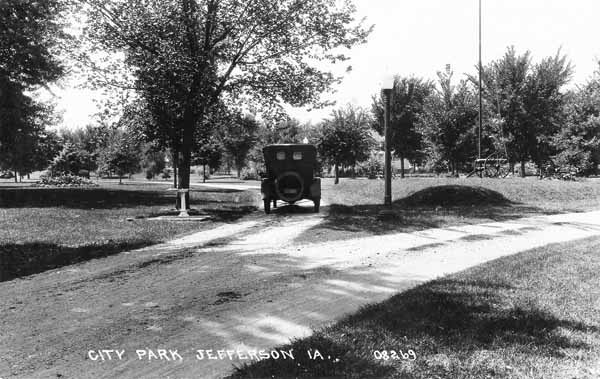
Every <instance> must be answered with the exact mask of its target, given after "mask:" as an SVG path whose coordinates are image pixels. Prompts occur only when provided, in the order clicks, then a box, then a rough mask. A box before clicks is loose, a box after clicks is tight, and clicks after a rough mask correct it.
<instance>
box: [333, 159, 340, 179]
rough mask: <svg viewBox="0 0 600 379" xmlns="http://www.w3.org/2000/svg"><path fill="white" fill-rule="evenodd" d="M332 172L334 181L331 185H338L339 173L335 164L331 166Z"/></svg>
mask: <svg viewBox="0 0 600 379" xmlns="http://www.w3.org/2000/svg"><path fill="white" fill-rule="evenodd" d="M333 171H334V175H335V180H334V181H333V184H338V183H339V182H340V175H339V174H340V172H339V168H338V164H337V163H336V164H335V165H334V166H333Z"/></svg>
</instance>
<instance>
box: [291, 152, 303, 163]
mask: <svg viewBox="0 0 600 379" xmlns="http://www.w3.org/2000/svg"><path fill="white" fill-rule="evenodd" d="M292 159H293V160H295V161H299V160H301V159H302V152H301V151H294V154H293V155H292Z"/></svg>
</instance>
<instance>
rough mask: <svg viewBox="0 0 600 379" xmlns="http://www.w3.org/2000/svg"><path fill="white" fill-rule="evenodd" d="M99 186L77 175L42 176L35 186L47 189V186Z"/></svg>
mask: <svg viewBox="0 0 600 379" xmlns="http://www.w3.org/2000/svg"><path fill="white" fill-rule="evenodd" d="M97 185H98V184H96V183H94V182H93V181H91V180H90V179H87V178H84V177H81V176H77V175H69V174H66V175H61V176H55V177H49V176H41V177H40V180H39V181H37V182H36V183H35V184H34V186H37V187H47V186H57V187H88V186H97Z"/></svg>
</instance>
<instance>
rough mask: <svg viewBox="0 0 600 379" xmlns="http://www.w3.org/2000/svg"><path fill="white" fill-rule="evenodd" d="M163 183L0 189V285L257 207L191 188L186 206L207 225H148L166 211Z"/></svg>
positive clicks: (170, 195) (241, 196) (227, 194)
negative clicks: (203, 216) (205, 217)
mask: <svg viewBox="0 0 600 379" xmlns="http://www.w3.org/2000/svg"><path fill="white" fill-rule="evenodd" d="M168 186H169V184H168V183H166V184H165V185H162V184H145V183H140V184H130V183H128V184H123V185H118V184H116V183H110V184H102V185H101V186H100V187H90V188H35V187H30V186H28V185H14V184H8V183H7V184H2V185H0V230H1V231H2V233H0V274H2V275H0V281H2V280H9V279H12V278H15V277H20V276H23V275H29V274H33V273H36V272H41V271H44V270H47V269H51V268H56V267H61V266H65V265H68V264H72V263H76V262H79V261H83V260H88V259H91V258H97V257H102V256H107V255H110V254H115V253H118V252H121V251H126V250H130V249H134V248H138V247H142V246H146V245H150V244H154V243H159V242H163V241H165V240H168V239H171V238H173V237H175V236H176V235H179V234H185V233H189V232H193V231H199V230H204V229H208V228H211V227H213V226H214V225H215V223H218V222H219V221H232V220H235V219H236V218H239V217H241V216H243V215H244V214H247V213H248V212H251V211H253V210H255V209H256V207H255V206H256V204H255V201H256V200H255V196H256V195H254V194H252V193H250V192H245V191H233V190H221V189H214V188H207V189H193V190H192V192H191V195H190V196H191V200H190V202H191V207H192V208H196V209H198V210H200V211H202V212H203V213H207V214H208V215H210V216H212V217H211V221H205V222H177V221H158V220H148V217H149V216H153V215H162V214H170V213H172V210H171V209H172V208H173V207H174V201H175V194H174V192H173V191H166V189H167V188H168Z"/></svg>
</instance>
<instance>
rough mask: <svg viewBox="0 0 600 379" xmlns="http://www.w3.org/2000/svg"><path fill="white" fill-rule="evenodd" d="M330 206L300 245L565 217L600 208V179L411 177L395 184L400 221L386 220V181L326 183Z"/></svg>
mask: <svg viewBox="0 0 600 379" xmlns="http://www.w3.org/2000/svg"><path fill="white" fill-rule="evenodd" d="M322 187H323V193H324V195H323V196H324V198H326V199H327V200H328V201H329V203H330V206H329V214H328V216H327V217H326V219H325V222H323V223H321V224H320V225H318V226H317V227H315V228H313V229H311V230H309V231H307V232H306V233H304V235H302V236H301V237H300V238H299V242H312V241H318V240H333V239H347V238H355V237H363V236H366V235H377V234H385V233H392V232H410V231H416V230H422V229H426V228H437V227H444V226H454V225H461V224H476V223H482V222H491V221H505V220H511V219H516V218H520V217H526V216H533V215H539V214H552V213H559V212H575V211H585V210H594V209H600V180H585V181H576V182H575V181H574V182H567V181H558V180H539V179H536V178H525V179H523V178H507V179H480V178H469V179H455V178H405V179H396V180H394V181H393V183H392V200H393V209H394V211H395V214H396V217H393V218H386V219H382V218H381V217H380V215H379V212H380V211H381V210H383V209H384V207H383V205H382V204H383V193H384V182H383V180H368V179H342V180H341V181H340V183H339V184H337V185H334V184H333V180H332V179H324V180H323V185H322Z"/></svg>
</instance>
